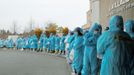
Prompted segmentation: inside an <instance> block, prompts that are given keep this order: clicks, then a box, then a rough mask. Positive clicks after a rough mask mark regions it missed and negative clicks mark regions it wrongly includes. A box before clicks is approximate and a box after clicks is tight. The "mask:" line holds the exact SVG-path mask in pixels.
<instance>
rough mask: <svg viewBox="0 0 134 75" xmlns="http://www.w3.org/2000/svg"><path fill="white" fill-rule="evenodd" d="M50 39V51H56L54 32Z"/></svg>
mask: <svg viewBox="0 0 134 75" xmlns="http://www.w3.org/2000/svg"><path fill="white" fill-rule="evenodd" d="M49 40H50V49H51V51H50V53H54V51H55V36H54V34H53V33H51V35H50V39H49Z"/></svg>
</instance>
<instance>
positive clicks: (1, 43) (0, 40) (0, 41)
mask: <svg viewBox="0 0 134 75" xmlns="http://www.w3.org/2000/svg"><path fill="white" fill-rule="evenodd" d="M3 43H4V42H3V40H2V39H0V48H3V45H4V44H3Z"/></svg>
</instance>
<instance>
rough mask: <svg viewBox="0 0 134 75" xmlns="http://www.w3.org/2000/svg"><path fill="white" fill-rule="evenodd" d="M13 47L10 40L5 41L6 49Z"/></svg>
mask: <svg viewBox="0 0 134 75" xmlns="http://www.w3.org/2000/svg"><path fill="white" fill-rule="evenodd" d="M13 46H14V43H13V40H12V39H10V40H8V41H7V48H13Z"/></svg>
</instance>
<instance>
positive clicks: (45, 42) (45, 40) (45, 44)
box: [43, 35, 48, 51]
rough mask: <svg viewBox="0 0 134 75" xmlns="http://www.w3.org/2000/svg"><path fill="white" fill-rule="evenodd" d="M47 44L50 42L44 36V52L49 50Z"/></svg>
mask: <svg viewBox="0 0 134 75" xmlns="http://www.w3.org/2000/svg"><path fill="white" fill-rule="evenodd" d="M47 42H48V38H47V36H46V35H44V36H43V50H44V51H47V48H48V46H47Z"/></svg>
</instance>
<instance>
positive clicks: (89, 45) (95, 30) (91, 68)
mask: <svg viewBox="0 0 134 75" xmlns="http://www.w3.org/2000/svg"><path fill="white" fill-rule="evenodd" d="M101 31H102V27H101V25H99V24H97V23H94V24H93V25H92V27H91V28H90V29H89V32H87V33H86V34H85V35H84V43H83V44H84V46H85V49H84V60H83V69H82V72H81V73H82V75H97V74H98V70H97V68H98V65H97V62H98V61H97V48H96V47H97V40H98V38H99V36H100V35H101Z"/></svg>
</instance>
